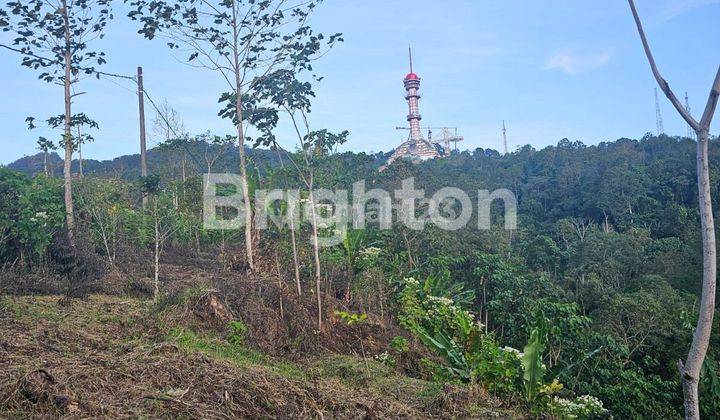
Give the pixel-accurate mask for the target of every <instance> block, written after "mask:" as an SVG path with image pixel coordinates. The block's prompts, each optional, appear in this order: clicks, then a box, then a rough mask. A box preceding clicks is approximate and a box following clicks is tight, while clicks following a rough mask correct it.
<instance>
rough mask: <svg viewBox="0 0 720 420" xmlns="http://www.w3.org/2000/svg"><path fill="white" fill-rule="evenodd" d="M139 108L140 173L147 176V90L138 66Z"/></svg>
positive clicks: (140, 68)
mask: <svg viewBox="0 0 720 420" xmlns="http://www.w3.org/2000/svg"><path fill="white" fill-rule="evenodd" d="M137 84H138V110H139V114H140V174H141V175H142V176H143V178H144V177H146V176H147V151H146V146H145V90H144V89H143V73H142V67H138V68H137ZM142 205H143V209H144V208H145V207H146V206H147V194H145V193H143V198H142Z"/></svg>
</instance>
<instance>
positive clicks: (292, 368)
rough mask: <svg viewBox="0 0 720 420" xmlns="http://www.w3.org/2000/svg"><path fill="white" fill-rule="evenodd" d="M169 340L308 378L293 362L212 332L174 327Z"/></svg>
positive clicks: (240, 362) (288, 375)
mask: <svg viewBox="0 0 720 420" xmlns="http://www.w3.org/2000/svg"><path fill="white" fill-rule="evenodd" d="M167 340H168V341H171V342H173V343H175V344H177V345H178V346H180V347H181V348H183V349H185V350H188V351H198V352H201V353H203V354H205V355H207V356H210V357H212V358H214V359H220V360H227V361H229V362H232V363H234V364H236V365H238V366H244V367H247V366H262V367H264V368H266V369H268V370H270V371H271V372H274V373H277V374H279V375H281V376H283V377H286V378H290V379H299V380H305V379H307V375H305V373H304V372H303V371H302V369H300V368H299V367H298V366H296V365H294V364H292V363H289V362H281V361H280V362H278V361H274V360H271V359H270V358H269V357H267V356H266V355H264V354H262V353H260V352H258V351H256V350H253V349H250V348H247V347H244V346H241V345H238V344H232V343H228V342H226V341H224V340H222V339H220V338H219V337H215V336H212V335H210V334H205V335H198V334H196V333H195V332H194V331H191V330H188V329H186V328H173V329H171V330H170V333H169V334H168V336H167Z"/></svg>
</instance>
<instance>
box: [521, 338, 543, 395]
mask: <svg viewBox="0 0 720 420" xmlns="http://www.w3.org/2000/svg"><path fill="white" fill-rule="evenodd" d="M544 350H545V343H544V339H543V337H542V334H541V331H540V328H537V327H536V328H534V329H533V330H532V332H531V333H530V339H529V340H528V343H527V344H526V345H525V348H524V349H523V353H524V354H523V356H522V357H521V358H520V361H521V363H522V366H523V370H524V372H523V383H524V385H525V397H526V398H527V400H528V401H531V400H533V399H535V397H536V396H537V394H538V389H539V387H540V385H541V384H542V381H543V367H542V353H543V351H544Z"/></svg>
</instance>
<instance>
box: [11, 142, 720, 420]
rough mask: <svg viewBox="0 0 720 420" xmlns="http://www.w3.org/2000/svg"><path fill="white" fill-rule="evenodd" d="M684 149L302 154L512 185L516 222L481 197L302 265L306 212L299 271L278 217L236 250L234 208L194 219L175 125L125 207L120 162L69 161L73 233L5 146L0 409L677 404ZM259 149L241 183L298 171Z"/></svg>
mask: <svg viewBox="0 0 720 420" xmlns="http://www.w3.org/2000/svg"><path fill="white" fill-rule="evenodd" d="M710 146H711V156H715V157H717V156H718V152H719V151H720V150H719V149H718V143H717V142H716V141H713V142H711V145H710ZM693 148H694V143H693V142H692V141H691V140H688V139H681V138H669V137H666V136H662V137H659V138H656V137H652V136H647V137H645V138H643V139H642V140H640V141H636V140H629V139H621V140H618V141H616V142H613V143H603V144H600V145H598V146H585V145H583V144H581V143H577V142H569V141H566V140H563V141H561V142H560V143H559V144H558V145H557V146H554V147H548V148H545V149H542V150H534V149H532V148H531V147H524V148H521V149H519V150H518V151H516V152H514V153H511V154H509V155H505V156H501V155H499V154H498V153H497V152H495V151H492V150H482V149H477V150H475V151H473V152H462V153H457V154H455V155H453V156H452V157H450V158H445V159H437V160H434V161H428V162H424V163H422V164H413V163H409V162H404V161H401V162H398V163H396V164H394V165H392V166H390V167H389V168H387V169H386V170H384V171H382V172H378V171H377V168H378V167H380V166H381V165H382V160H381V156H368V155H364V154H352V153H343V154H328V155H324V156H319V157H318V158H317V159H318V160H317V166H316V169H315V180H316V184H315V187H316V188H322V187H327V188H331V189H349V190H352V184H353V183H354V182H356V181H358V180H365V181H366V184H367V185H368V188H370V187H371V186H372V187H373V188H376V187H383V188H385V189H387V190H389V191H392V190H394V189H395V188H397V187H398V186H399V185H400V182H401V181H402V180H403V179H406V178H408V177H414V178H415V183H416V186H417V187H418V188H423V189H425V192H426V196H429V195H430V194H431V193H432V192H433V191H435V190H437V189H438V188H441V187H445V186H455V187H458V188H461V189H463V190H465V191H466V192H468V194H469V195H470V197H471V198H472V199H473V200H476V198H477V191H478V190H479V189H480V190H494V189H496V188H508V189H510V190H512V191H513V192H514V193H515V194H516V196H517V198H518V209H519V210H518V212H519V221H518V228H517V229H516V230H511V231H507V230H504V229H502V220H503V219H502V206H499V205H498V206H497V207H493V213H492V214H493V221H494V223H493V225H492V227H491V228H490V229H478V228H477V221H476V220H475V219H473V220H471V222H470V223H469V224H468V226H467V227H466V228H463V229H460V230H457V231H445V230H442V229H439V228H437V227H436V226H433V225H432V224H430V225H428V226H427V227H426V228H425V229H424V230H421V231H418V230H411V229H408V228H407V227H406V226H404V225H402V224H400V223H397V222H395V223H393V224H392V226H391V229H389V230H382V229H379V228H378V225H377V224H376V223H370V224H369V225H368V228H367V229H365V230H353V229H350V230H349V231H348V232H347V234H346V235H345V239H344V240H343V241H342V243H340V244H338V245H335V246H332V247H326V248H322V250H321V252H320V255H319V256H320V267H321V270H322V271H321V273H320V274H321V281H320V282H319V283H317V285H316V282H315V268H316V266H315V264H314V263H313V247H312V240H311V239H312V232H313V231H312V226H311V224H310V223H308V222H302V224H301V225H300V226H298V230H297V231H296V239H297V242H296V246H297V249H296V254H297V259H298V261H299V266H298V275H299V279H300V282H299V283H297V282H296V277H295V275H294V273H293V261H294V254H293V246H292V245H293V242H292V239H293V238H292V237H291V235H290V232H289V230H288V229H287V227H285V228H279V227H277V226H273V225H272V224H271V227H270V228H269V229H268V230H264V231H260V232H259V233H258V234H257V238H256V239H255V240H256V241H257V242H256V243H257V246H258V247H259V248H258V249H259V251H258V267H257V268H256V270H255V271H254V272H252V273H249V272H248V270H247V268H248V266H247V262H246V260H245V251H244V250H245V249H244V246H243V240H242V239H243V238H242V232H241V231H230V230H204V229H202V200H201V198H200V197H201V196H200V194H201V182H202V181H201V179H200V177H199V174H197V173H185V176H184V178H183V177H182V176H181V174H178V173H177V171H175V172H174V171H173V169H174V168H175V169H176V168H177V165H176V162H177V160H176V159H189V158H188V157H187V156H184V155H183V154H184V153H187V150H186V149H185V148H165V149H163V150H157V151H156V153H157V155H156V160H155V164H156V165H157V166H155V167H154V168H153V171H157V173H160V174H162V176H161V177H160V181H159V184H158V186H157V188H156V189H155V190H153V192H152V193H151V199H152V200H153V201H152V203H157V207H155V206H148V207H147V208H146V210H143V209H142V206H141V196H142V192H143V188H144V187H143V183H142V182H141V181H142V180H141V181H137V180H135V181H126V180H123V179H122V178H125V179H131V178H132V176H130V175H128V176H123V175H119V176H118V177H110V176H109V175H107V173H106V175H104V176H103V177H99V176H96V175H92V176H88V175H86V176H85V177H83V178H81V179H80V178H78V179H76V180H75V183H76V197H75V199H76V202H77V204H76V205H77V207H78V215H79V220H80V223H81V225H80V226H82V229H80V230H79V232H80V236H79V238H80V241H79V242H78V245H77V248H78V250H79V252H73V251H72V250H71V249H69V247H68V246H67V244H66V243H65V242H64V241H63V235H62V231H63V223H62V221H63V216H62V215H63V206H62V197H61V193H62V190H61V186H60V183H59V181H58V180H57V179H54V178H52V177H50V178H47V177H45V176H43V175H38V176H36V177H34V178H29V177H28V176H26V175H22V174H19V173H16V172H13V171H10V170H7V169H0V190H2V191H3V194H2V199H1V201H0V214H1V215H2V219H0V226H2V232H3V236H2V237H3V238H4V239H3V242H2V243H1V246H2V247H1V248H0V258H2V264H3V267H4V268H3V276H2V288H3V292H4V293H5V295H6V296H5V297H4V298H3V301H2V302H3V303H2V311H1V312H0V313H1V314H2V318H0V321H1V324H2V329H3V330H4V331H3V334H2V336H3V337H5V338H4V341H3V344H2V346H0V349H2V352H3V356H4V357H3V359H4V360H7V361H8V362H4V364H3V365H2V369H3V370H4V372H3V377H4V378H5V379H4V381H3V382H2V388H1V389H2V393H3V396H1V397H0V401H2V404H3V405H2V407H3V411H5V412H6V413H15V414H16V415H28V414H29V415H41V414H42V413H55V414H59V413H64V414H68V415H74V416H78V417H82V416H87V415H91V416H96V415H101V414H102V413H108V414H112V415H115V416H124V415H132V416H134V415H147V416H151V417H152V416H155V415H160V413H167V412H168V411H163V410H170V411H171V412H173V413H177V414H178V415H187V416H191V417H222V416H224V415H233V416H238V415H247V416H280V415H281V414H280V413H285V412H287V413H294V415H295V416H298V417H315V416H317V417H322V416H323V415H332V416H335V417H352V418H361V417H367V418H372V417H384V418H390V417H396V416H398V415H400V416H407V417H428V416H439V417H452V416H460V417H480V418H486V417H488V416H500V417H517V416H521V417H525V416H531V417H534V416H538V417H548V416H549V417H557V418H565V417H573V416H574V417H579V418H598V417H607V416H610V415H613V416H615V417H617V418H627V417H651V418H675V417H680V416H681V414H682V392H681V389H680V385H679V379H678V373H677V367H676V362H677V360H679V359H681V358H682V357H683V353H684V352H685V350H686V348H687V346H688V343H689V341H690V339H691V334H692V326H693V325H694V323H695V319H696V316H697V315H696V311H695V308H696V301H697V294H698V285H699V279H700V275H701V269H700V264H701V262H700V259H699V258H700V257H699V256H700V255H701V254H700V251H699V250H700V238H699V228H698V216H697V208H696V205H695V203H696V202H697V199H696V196H695V194H696V193H695V187H694V183H695V180H694V175H693V165H694V155H693ZM276 155H277V154H276ZM286 156H288V157H292V154H287V153H286ZM228 159H230V160H231V157H228ZM711 162H712V163H713V165H712V168H711V169H712V176H713V178H715V177H716V176H717V174H718V169H720V168H719V167H718V164H717V162H718V159H713V160H712V161H711ZM278 163H279V161H276V160H273V161H267V162H266V161H263V160H261V159H254V160H253V161H252V163H251V171H250V172H251V173H253V174H256V175H253V178H252V183H253V184H252V185H253V189H259V188H265V189H272V188H300V189H301V190H303V189H304V188H303V186H304V184H303V182H302V177H301V174H300V173H299V172H298V170H299V168H298V167H291V166H288V165H278ZM108 172H109V171H108ZM713 193H714V196H715V197H718V194H716V193H717V184H716V183H715V184H713ZM498 204H499V203H498ZM474 217H475V216H474ZM156 222H157V224H156ZM156 226H159V227H160V230H162V231H163V232H165V234H166V236H165V237H164V238H163V242H162V246H163V249H162V252H161V253H160V254H158V255H159V257H160V264H159V265H158V266H157V273H158V283H155V281H154V275H155V272H156V270H155V268H156V267H155V265H154V263H153V256H154V255H155V243H156V236H155V233H154V232H155V231H156V230H155V227H156ZM323 232H325V231H323ZM321 233H322V232H321ZM325 233H327V232H325ZM156 285H157V288H158V289H157V291H155V290H154V289H155V287H156ZM316 286H317V287H319V290H320V293H321V299H319V300H318V299H317V293H316V290H317V289H316ZM298 288H299V290H300V291H301V294H298ZM153 299H154V300H155V303H153ZM318 302H320V303H321V305H322V307H321V309H322V312H321V315H320V317H321V319H322V320H323V325H322V327H321V328H318V325H317V322H318V319H317V318H318V311H317V310H318V306H317V303H318ZM8 337H17V338H16V339H15V338H14V339H12V340H10V339H8ZM718 344H720V342H719V340H718V335H717V328H716V329H715V334H714V335H713V337H712V345H711V349H710V352H711V354H710V358H709V359H708V361H707V362H706V364H705V367H704V369H703V376H702V379H701V396H702V398H701V407H702V410H703V413H704V414H705V415H706V416H715V415H718V413H719V412H720V411H718V410H719V406H718V401H720V385H718V384H720V381H719V380H718V358H719V357H720V355H719V354H718V353H717V351H716V349H717V348H718ZM28 381H30V384H28ZM38 381H40V384H38V383H37V382H38ZM28 387H31V388H32V389H31V390H29V391H28V390H27V389H26V388H28ZM38 387H39V388H38ZM38 392H39V394H38ZM35 394H38V395H35ZM57 396H62V398H60V400H58V401H59V402H58V401H55V399H54V398H56V397H57ZM66 397H67V398H66ZM103 410H107V411H103ZM323 413H324V414H323Z"/></svg>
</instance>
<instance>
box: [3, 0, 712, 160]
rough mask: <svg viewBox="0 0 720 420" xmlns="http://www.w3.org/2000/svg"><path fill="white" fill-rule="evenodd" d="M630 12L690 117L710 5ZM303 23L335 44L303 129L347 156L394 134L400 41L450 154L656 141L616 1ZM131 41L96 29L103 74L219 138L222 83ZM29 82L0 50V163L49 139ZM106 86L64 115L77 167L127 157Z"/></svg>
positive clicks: (127, 128)
mask: <svg viewBox="0 0 720 420" xmlns="http://www.w3.org/2000/svg"><path fill="white" fill-rule="evenodd" d="M637 5H638V9H639V12H640V14H641V16H642V18H643V20H644V22H645V25H646V31H647V34H648V37H649V40H650V43H651V45H652V47H653V50H654V53H655V56H656V60H657V62H658V65H659V67H660V70H661V71H662V73H663V74H664V76H665V77H666V78H667V79H668V81H669V82H670V85H671V86H672V87H673V88H674V89H675V90H676V93H677V94H678V95H679V96H684V93H685V91H687V92H688V95H689V98H690V107H691V109H692V111H693V113H694V115H698V114H699V113H700V112H701V111H702V108H703V107H704V105H705V101H706V99H707V94H708V89H709V87H710V84H711V82H712V79H713V77H714V75H715V71H716V70H717V67H718V64H720V48H718V47H717V45H718V40H720V25H718V22H720V0H685V1H683V0H638V3H637ZM117 14H118V15H121V13H120V11H119V10H118V13H117ZM312 23H313V25H314V26H315V27H316V28H317V30H319V31H322V32H325V33H333V32H343V33H344V38H345V40H346V41H345V42H344V43H343V44H341V45H339V46H338V47H337V48H336V49H334V50H332V51H331V52H330V53H329V54H328V55H326V56H325V57H324V58H323V59H322V60H321V61H319V62H318V63H316V70H317V71H318V72H319V73H320V74H322V75H324V76H325V79H324V80H323V81H322V83H321V84H320V86H319V87H318V89H317V92H318V95H317V99H316V100H315V103H314V108H313V113H312V118H311V123H312V125H313V126H314V127H316V128H321V127H322V128H329V129H332V130H343V129H347V130H349V131H350V133H351V135H350V138H349V141H348V143H347V144H346V145H345V146H343V148H344V149H346V150H355V151H367V152H369V151H379V150H384V151H387V150H390V149H392V148H393V147H395V146H396V145H398V144H399V142H400V140H401V138H402V137H403V136H404V135H406V133H403V132H398V131H396V130H395V129H394V128H395V127H396V126H398V125H403V124H404V117H405V115H406V113H407V107H406V103H405V100H404V98H403V87H402V78H403V76H404V75H405V73H407V70H408V63H407V46H408V45H409V44H411V45H412V46H413V55H414V64H415V66H414V67H415V71H416V73H418V74H419V75H420V77H421V78H422V85H421V92H422V94H423V97H422V99H421V102H420V110H421V113H422V115H423V124H427V125H434V126H435V125H439V126H445V125H448V126H457V127H459V130H460V133H461V134H462V135H463V136H464V137H465V142H464V144H462V145H461V146H462V147H463V148H469V149H474V148H476V147H484V148H495V149H498V150H500V149H501V148H502V137H501V132H500V127H501V124H502V120H503V119H504V120H506V122H507V126H508V140H509V143H510V148H511V149H514V148H515V147H517V146H520V145H524V144H531V145H533V146H534V147H536V148H541V147H544V146H547V145H550V144H555V143H557V141H558V140H560V139H561V138H563V137H567V138H570V139H572V140H580V141H583V142H584V143H586V144H596V143H599V142H601V141H612V140H615V139H618V138H620V137H631V138H639V137H641V136H642V135H643V134H644V133H646V132H648V131H654V130H655V105H654V98H653V88H654V87H655V82H654V80H653V79H652V76H651V73H650V70H649V68H648V65H647V62H646V60H645V57H644V55H643V52H642V48H641V45H640V41H639V39H638V36H637V33H636V31H635V28H634V24H633V21H632V17H631V15H630V11H629V8H628V5H627V2H626V1H624V0H613V1H589V0H586V1H580V0H506V1H480V0H466V1H460V0H448V1H437V0H414V1H407V0H364V1H359V0H326V1H325V3H324V4H323V5H322V6H321V7H320V8H319V9H318V11H317V13H316V14H315V16H314V18H313V22H312ZM135 30H136V29H135V27H134V26H133V24H132V23H130V22H126V21H125V20H124V19H118V20H116V21H115V22H113V23H112V24H111V26H110V28H109V30H108V34H107V36H106V38H105V39H104V40H102V41H101V44H100V45H101V47H102V48H103V49H104V50H105V51H106V52H107V54H108V57H109V60H108V61H109V63H108V64H107V65H106V66H105V67H104V69H103V70H105V71H109V72H117V73H123V74H132V73H134V71H135V68H136V67H137V66H138V65H142V66H143V68H144V73H145V84H146V88H147V90H148V92H149V93H150V94H151V95H152V96H153V97H154V98H156V99H159V100H162V99H163V98H165V99H167V100H168V102H169V103H170V104H171V105H172V106H173V107H174V108H176V109H177V110H178V112H179V113H180V115H181V116H182V118H183V120H184V122H185V125H186V127H187V129H188V131H190V132H191V133H192V134H197V133H201V132H204V131H207V130H209V131H211V132H213V133H216V134H226V133H231V132H232V127H231V126H230V125H229V122H228V121H227V120H221V119H219V117H217V116H216V114H217V110H218V106H217V97H218V95H219V93H220V92H222V91H223V90H225V86H224V85H223V82H222V81H221V80H219V79H218V77H217V76H216V75H215V74H213V73H209V72H207V71H204V70H198V69H195V68H192V67H189V66H187V65H184V64H182V63H181V62H180V61H178V60H177V59H176V58H174V57H173V55H172V54H171V52H170V51H169V50H168V49H167V48H166V47H165V45H164V44H163V43H162V42H160V41H157V42H151V41H147V40H144V39H142V38H141V37H140V36H139V35H137V34H136V33H135ZM2 37H5V35H2V34H0V38H1V39H3V40H4V41H6V40H7V38H2ZM36 75H37V74H36V73H34V72H33V71H31V70H28V69H26V68H24V67H21V66H20V65H19V58H18V57H17V56H16V55H14V54H13V53H10V52H8V51H5V50H2V51H0V91H2V92H4V93H5V95H4V98H3V99H4V100H2V101H0V125H1V126H2V127H3V130H2V132H0V148H1V149H2V150H3V153H2V155H0V156H1V157H0V164H6V163H9V162H11V161H13V160H15V159H17V158H19V157H22V156H23V155H27V154H34V153H36V145H35V140H36V139H37V136H38V135H48V134H49V133H46V132H43V131H42V130H34V131H32V132H30V131H28V130H27V128H26V125H25V122H24V120H25V117H26V116H29V115H33V116H36V117H38V118H42V117H47V116H51V115H57V114H60V113H61V112H62V89H61V88H60V87H58V86H55V85H48V84H46V83H44V82H41V81H39V80H37V78H36ZM117 83H119V84H120V86H118V85H116V84H113V83H110V82H108V81H106V80H100V81H96V80H93V79H88V80H86V81H83V82H82V83H81V84H82V86H81V90H84V91H86V92H87V94H85V95H82V96H80V97H78V98H77V100H76V106H75V107H76V109H75V111H76V112H79V111H83V112H86V113H88V114H90V115H91V116H92V117H93V118H95V119H96V120H97V121H98V122H99V124H100V127H101V129H100V130H99V131H98V132H96V133H94V134H95V138H96V141H95V143H93V144H90V145H87V146H86V147H85V150H84V154H85V156H86V157H90V158H98V159H108V158H112V157H116V156H118V155H122V154H129V153H135V152H136V151H137V149H138V146H137V144H138V120H137V99H136V97H135V96H134V94H133V93H132V90H133V86H132V84H131V83H132V82H128V81H118V82H117ZM660 99H661V104H660V106H661V111H662V115H663V119H664V124H665V131H666V132H667V133H668V134H673V135H674V134H678V135H679V134H683V135H684V134H685V132H686V126H685V124H684V123H683V121H682V120H681V119H680V117H679V116H677V114H676V112H675V111H674V110H673V109H672V107H671V105H670V104H669V102H668V101H667V100H666V99H665V98H663V97H661V98H660ZM146 109H147V118H148V120H152V118H153V113H152V109H151V108H150V107H149V106H148V107H146ZM718 119H720V117H716V124H714V127H713V133H717V131H718V130H717V127H718V124H719V123H717V120H718ZM279 134H280V143H281V144H282V145H283V146H285V147H288V148H292V147H293V145H294V144H295V140H294V139H293V138H292V137H291V136H290V133H289V130H287V128H286V127H282V128H281V129H280V131H279ZM55 137H57V134H55ZM154 142H155V140H154V139H151V140H150V144H151V145H152V144H154Z"/></svg>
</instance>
